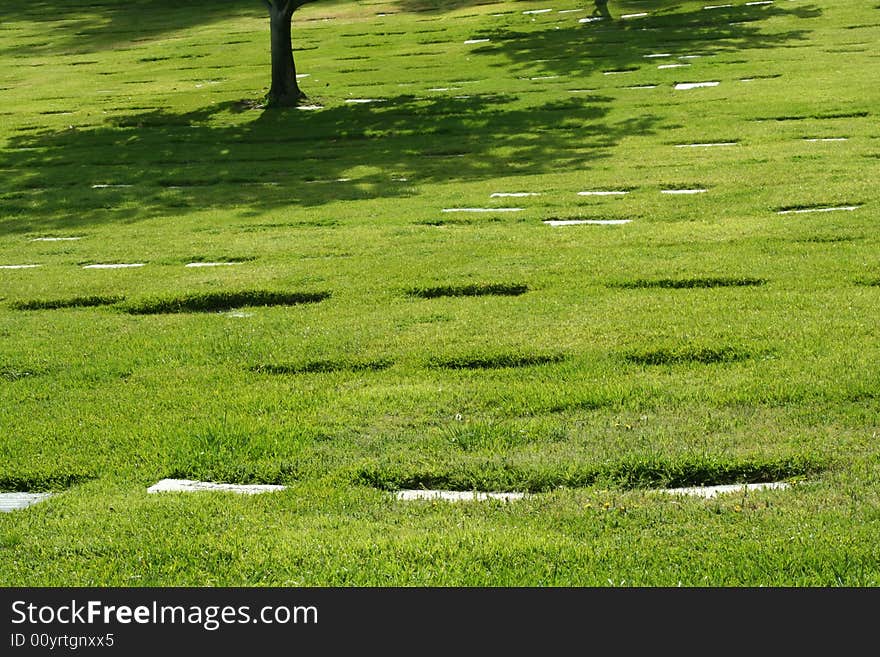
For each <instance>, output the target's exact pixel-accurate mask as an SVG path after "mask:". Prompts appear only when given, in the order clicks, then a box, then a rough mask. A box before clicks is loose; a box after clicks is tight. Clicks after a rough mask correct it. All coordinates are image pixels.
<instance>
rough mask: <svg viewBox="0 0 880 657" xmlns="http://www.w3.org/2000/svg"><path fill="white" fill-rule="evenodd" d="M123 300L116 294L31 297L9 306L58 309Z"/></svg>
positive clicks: (17, 308)
mask: <svg viewBox="0 0 880 657" xmlns="http://www.w3.org/2000/svg"><path fill="white" fill-rule="evenodd" d="M124 300H125V297H124V296H121V295H120V296H118V295H90V296H82V297H70V298H66V299H32V300H29V301H12V302H10V304H9V307H10V308H12V309H13V310H58V309H61V308H94V307H96V306H112V305H114V304H118V303H121V302H122V301H124Z"/></svg>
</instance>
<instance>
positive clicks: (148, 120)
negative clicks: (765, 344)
mask: <svg viewBox="0 0 880 657" xmlns="http://www.w3.org/2000/svg"><path fill="white" fill-rule="evenodd" d="M514 102H516V99H515V98H511V97H507V96H502V95H476V96H460V97H442V98H420V97H415V96H398V97H394V98H387V99H384V101H383V102H381V103H373V104H344V105H341V106H336V107H329V108H326V109H320V110H312V111H305V110H300V109H293V108H291V109H284V110H273V111H265V112H260V111H257V110H246V109H244V108H243V106H242V105H241V104H237V103H231V102H230V103H224V104H219V105H212V106H210V107H209V108H205V109H202V110H199V111H195V112H190V113H183V114H176V113H173V112H167V111H152V112H144V113H138V114H132V115H128V116H125V117H123V118H116V119H114V120H112V121H108V122H107V123H106V124H104V125H102V126H99V127H96V128H82V129H75V128H72V129H66V130H53V131H43V132H37V133H33V132H24V133H19V134H17V135H16V136H13V137H12V138H11V139H10V140H9V142H8V144H7V148H6V150H4V151H2V152H0V169H3V170H5V171H6V185H5V187H4V190H3V192H2V194H0V217H2V219H0V232H6V233H11V232H17V233H20V232H26V231H33V230H45V229H53V228H65V229H71V228H75V227H84V226H87V225H91V224H97V223H104V222H113V221H121V220H125V221H131V220H137V219H143V218H148V217H152V216H159V215H167V214H177V215H179V214H181V213H185V212H188V211H193V212H194V211H197V210H204V209H210V208H230V209H231V208H235V207H238V208H241V209H244V210H246V211H250V212H254V213H258V212H261V211H264V210H269V209H272V208H277V207H287V206H306V207H308V206H316V205H321V204H324V203H328V202H333V201H338V200H343V199H350V200H355V199H368V198H380V197H395V196H406V195H410V194H415V193H417V186H418V185H422V184H429V183H437V182H454V181H465V180H466V181H472V180H477V179H493V178H496V177H501V176H509V175H518V174H535V173H545V172H551V171H558V170H562V169H568V170H575V169H584V170H586V169H588V168H589V167H590V166H592V165H593V164H594V163H595V162H596V161H597V160H599V159H601V158H605V157H607V156H609V154H610V152H611V149H612V148H613V147H614V146H615V145H616V144H617V143H618V142H619V141H620V140H621V139H622V138H624V137H627V136H630V135H632V134H649V133H650V132H651V131H652V129H653V127H654V126H655V125H656V123H657V119H656V117H653V116H651V115H647V114H645V115H641V116H638V117H633V118H630V119H623V120H620V121H618V122H615V123H610V122H608V120H607V115H608V112H609V110H610V103H611V100H610V99H609V98H603V97H599V96H594V95H593V96H590V97H589V98H585V97H576V98H571V99H567V100H564V101H557V102H551V103H545V104H542V105H536V106H530V107H525V108H524V107H522V105H512V103H514ZM236 112H238V113H241V112H245V114H244V115H238V116H236V115H235V113H236ZM251 116H253V119H252V120H249V119H250V117H251Z"/></svg>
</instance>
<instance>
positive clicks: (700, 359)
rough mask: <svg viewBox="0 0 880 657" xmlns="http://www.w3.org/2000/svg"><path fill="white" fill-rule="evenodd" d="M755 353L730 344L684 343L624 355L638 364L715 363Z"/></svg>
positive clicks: (627, 359) (733, 360) (731, 360)
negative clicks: (704, 344)
mask: <svg viewBox="0 0 880 657" xmlns="http://www.w3.org/2000/svg"><path fill="white" fill-rule="evenodd" d="M754 357H755V354H753V353H752V352H750V351H747V350H744V349H742V348H740V347H733V346H729V345H725V346H721V347H702V346H700V347H692V346H687V345H682V346H678V347H667V348H661V349H650V350H645V351H636V352H632V353H628V354H626V355H624V359H625V360H626V361H627V362H629V363H634V364H637V365H687V364H694V363H696V364H700V365H715V364H720V363H737V362H740V361H744V360H747V359H749V358H754Z"/></svg>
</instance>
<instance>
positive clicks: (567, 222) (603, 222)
mask: <svg viewBox="0 0 880 657" xmlns="http://www.w3.org/2000/svg"><path fill="white" fill-rule="evenodd" d="M706 191H707V190H705V189H670V190H661V192H662V193H665V194H684V195H690V194H702V193H705V192H706ZM628 193H629V192H628V191H625V190H596V191H588V192H578V194H580V195H583V196H620V195H624V194H628ZM537 195H539V192H495V193H493V194H492V197H494V198H501V197H524V196H537ZM860 207H861V206H860V205H836V206H820V207H807V208H791V209H787V210H777V211H776V214H780V215H785V214H806V213H811V212H852V211H854V210H858V209H859V208H860ZM523 210H525V208H443V209H442V210H441V212H444V213H449V212H476V213H507V212H522V211H523ZM542 223H544V224H547V225H548V226H576V225H594V226H619V225H623V224H628V223H632V219H545V220H544V221H543V222H542ZM78 239H81V238H79V237H38V238H34V240H33V241H38V240H42V241H55V240H78ZM240 264H243V262H242V261H225V262H190V263H187V264H186V265H184V267H188V268H199V267H224V266H232V265H240ZM145 265H146V263H143V262H130V263H103V264H91V265H82V268H83V269H133V268H139V267H144V266H145ZM41 266H42V265H40V264H18V265H0V269H34V268H37V267H41Z"/></svg>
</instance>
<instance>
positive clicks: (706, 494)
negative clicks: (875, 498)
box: [0, 479, 790, 513]
mask: <svg viewBox="0 0 880 657" xmlns="http://www.w3.org/2000/svg"><path fill="white" fill-rule="evenodd" d="M789 487H790V484H788V483H786V482H768V483H757V484H722V485H718V486H692V487H686V488H657V489H652V492H658V493H666V494H672V495H692V496H696V497H702V498H704V499H711V498H714V497H716V496H718V495H724V494H728V493H737V492H739V493H747V492H749V491H756V490H774V489H784V488H789ZM286 488H287V487H286V486H282V485H278V484H229V483H221V482H213V481H195V480H191V479H162V480H160V481H159V482H157V483H155V484H153V485H152V486H150V487H149V488H147V493H198V492H226V493H238V494H240V495H257V494H261V493H272V492H278V491H282V490H285V489H286ZM52 495H54V493H45V492H43V493H27V492H16V493H0V512H7V513H8V512H11V511H18V510H21V509H26V508H28V507H30V506H33V505H34V504H37V503H39V502H42V501H43V500H46V499H48V498H50V497H52ZM531 495H532V494H530V493H522V492H483V491H458V490H430V489H425V490H423V489H412V490H399V491H396V492H395V497H396V499H398V500H402V501H414V500H429V501H433V500H442V501H448V502H485V501H487V500H502V501H505V502H510V501H514V500H521V499H525V498H528V497H530V496H531Z"/></svg>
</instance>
